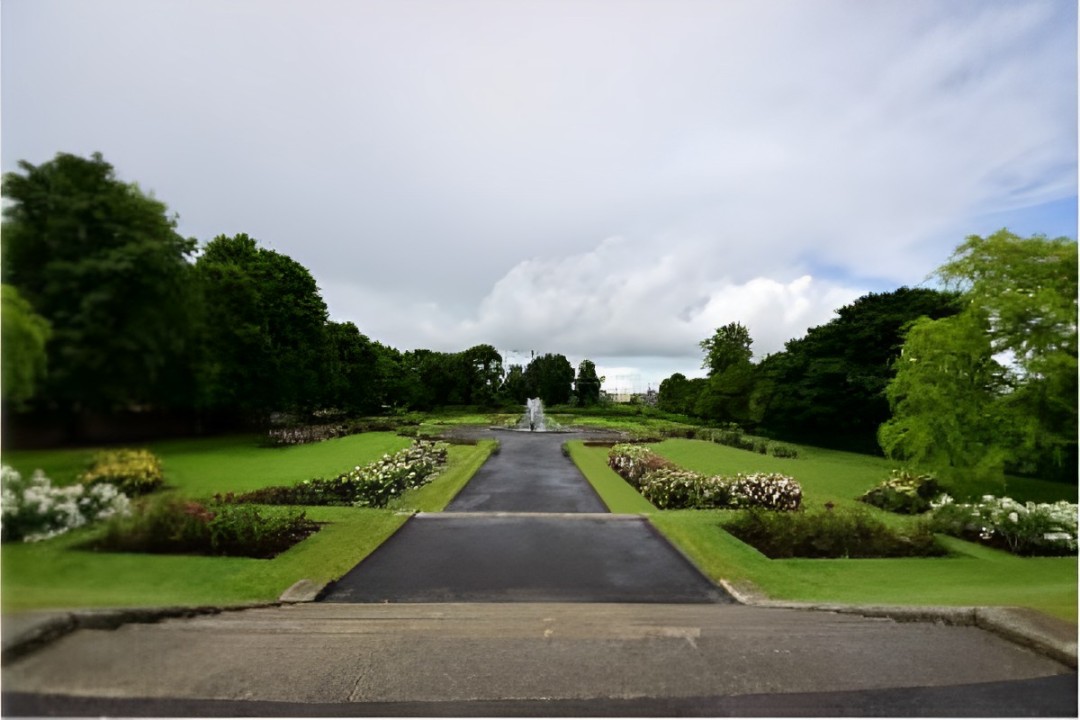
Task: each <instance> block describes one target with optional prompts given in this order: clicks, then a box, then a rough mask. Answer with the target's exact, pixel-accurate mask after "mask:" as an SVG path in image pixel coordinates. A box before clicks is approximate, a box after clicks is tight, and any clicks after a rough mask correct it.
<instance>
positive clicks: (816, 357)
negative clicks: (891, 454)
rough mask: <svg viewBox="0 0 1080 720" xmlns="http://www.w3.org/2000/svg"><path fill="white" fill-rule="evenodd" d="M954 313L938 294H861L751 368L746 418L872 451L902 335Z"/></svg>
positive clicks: (948, 298) (951, 297) (950, 299)
mask: <svg viewBox="0 0 1080 720" xmlns="http://www.w3.org/2000/svg"><path fill="white" fill-rule="evenodd" d="M958 311H959V304H958V302H957V294H956V293H949V292H941V291H939V290H931V289H927V288H916V289H910V288H906V287H902V288H900V289H898V290H895V291H893V292H887V293H870V294H868V295H864V296H863V297H861V298H859V299H858V300H856V301H855V302H853V303H851V304H850V305H846V306H844V307H842V308H840V309H839V310H837V311H836V314H837V317H835V318H834V319H833V320H831V321H829V322H828V323H826V324H824V325H820V326H818V327H815V328H811V329H810V330H809V331H807V333H806V335H805V337H802V338H799V339H795V340H789V341H788V342H787V343H786V344H785V347H784V350H783V352H779V353H773V354H771V355H769V356H768V357H766V358H765V359H764V360H762V361H761V363H759V364H758V366H757V378H756V380H755V386H754V390H753V393H752V395H751V398H750V408H749V411H750V414H751V416H752V418H753V420H754V421H755V422H757V423H759V424H760V426H761V427H763V428H764V429H765V430H766V431H768V432H769V433H771V434H773V435H776V436H780V437H786V438H790V439H793V440H806V441H809V442H812V443H814V444H819V445H826V446H831V447H845V448H852V449H857V450H863V451H871V452H872V451H875V450H876V449H877V439H876V431H877V428H878V427H879V426H880V425H881V424H882V423H883V422H885V421H886V420H888V418H889V416H890V411H889V403H888V400H887V399H886V397H885V387H886V386H887V385H888V383H889V381H890V380H891V379H892V377H893V375H894V374H895V370H894V368H893V363H894V362H895V360H896V358H898V357H899V355H900V348H901V346H902V345H903V342H904V331H905V329H906V328H907V326H908V325H909V324H910V323H911V322H913V321H914V320H916V319H918V318H920V317H923V316H926V317H930V318H932V319H938V318H943V317H948V316H950V315H954V314H956V312H958Z"/></svg>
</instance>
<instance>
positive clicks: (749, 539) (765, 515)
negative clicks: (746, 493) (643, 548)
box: [723, 508, 945, 559]
mask: <svg viewBox="0 0 1080 720" xmlns="http://www.w3.org/2000/svg"><path fill="white" fill-rule="evenodd" d="M723 528H724V529H725V530H726V531H727V532H729V533H731V534H732V535H734V536H735V537H737V538H738V539H739V540H741V541H742V542H744V543H746V544H747V545H752V546H753V547H754V548H756V549H757V550H758V551H760V552H761V553H762V554H764V555H766V556H767V557H769V558H772V559H779V558H892V557H930V556H938V555H944V554H945V550H944V549H943V548H942V547H941V546H940V545H939V544H938V543H937V541H936V540H935V539H934V535H933V532H931V530H930V528H929V527H928V526H927V525H926V523H918V524H917V525H915V526H913V527H912V528H911V529H909V530H906V531H904V530H899V529H894V528H890V527H889V526H888V525H886V524H885V523H883V522H881V521H880V520H878V519H876V518H874V517H872V516H871V515H870V513H869V512H868V511H866V510H862V509H859V508H854V509H826V510H823V511H818V512H793V513H777V512H769V511H767V510H756V509H755V510H750V511H748V512H745V513H742V514H740V515H738V516H737V517H735V518H733V519H732V520H729V521H728V522H726V523H724V525H723Z"/></svg>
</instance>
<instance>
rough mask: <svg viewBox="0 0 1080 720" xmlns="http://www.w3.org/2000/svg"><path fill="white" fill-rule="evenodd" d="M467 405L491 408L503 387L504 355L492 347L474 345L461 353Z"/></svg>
mask: <svg viewBox="0 0 1080 720" xmlns="http://www.w3.org/2000/svg"><path fill="white" fill-rule="evenodd" d="M461 364H462V366H463V372H464V375H465V387H466V388H467V394H466V397H465V404H466V405H482V406H490V405H493V404H494V403H495V400H496V397H497V395H498V393H499V388H500V387H501V386H502V380H503V377H502V355H500V354H499V351H498V350H496V349H495V348H494V347H493V346H491V345H474V346H473V347H471V348H469V349H468V350H466V351H465V352H463V353H461Z"/></svg>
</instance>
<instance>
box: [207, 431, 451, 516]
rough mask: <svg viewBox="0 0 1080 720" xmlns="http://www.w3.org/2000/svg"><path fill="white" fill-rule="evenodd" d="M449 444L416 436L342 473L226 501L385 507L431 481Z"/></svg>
mask: <svg viewBox="0 0 1080 720" xmlns="http://www.w3.org/2000/svg"><path fill="white" fill-rule="evenodd" d="M447 449H448V445H447V444H446V443H444V442H430V441H427V440H416V441H415V442H414V443H413V444H412V446H411V447H408V448H406V449H404V450H401V451H399V452H396V453H394V454H393V455H383V457H382V458H381V459H380V460H376V461H375V462H373V463H370V464H368V465H365V466H363V467H360V466H359V465H358V466H356V467H355V468H354V469H353V470H351V471H349V472H347V473H343V474H341V475H338V476H337V477H336V478H331V479H325V478H313V479H311V480H305V481H303V482H301V483H299V484H297V485H293V486H287V487H286V486H277V487H268V488H262V489H261V490H255V491H253V492H249V493H245V494H243V495H240V496H236V497H233V496H226V497H225V498H223V499H224V500H226V501H232V502H240V503H262V504H267V505H355V506H357V507H385V506H386V504H387V503H388V502H389V501H390V500H391V499H393V498H394V497H398V496H400V495H401V494H402V493H404V492H405V491H406V490H409V489H411V488H417V487H420V486H421V485H425V484H427V483H429V482H431V481H432V480H433V479H434V478H435V476H436V474H437V473H438V471H439V470H441V469H442V467H443V466H444V465H445V464H446V457H447Z"/></svg>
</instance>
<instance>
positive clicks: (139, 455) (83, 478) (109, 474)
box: [79, 450, 165, 497]
mask: <svg viewBox="0 0 1080 720" xmlns="http://www.w3.org/2000/svg"><path fill="white" fill-rule="evenodd" d="M79 482H81V483H82V484H83V485H97V484H99V483H108V484H110V485H115V486H116V487H117V489H119V490H120V492H122V493H124V494H125V495H127V496H128V497H135V496H136V495H145V494H146V493H150V492H154V491H155V490H157V489H159V488H160V487H161V486H162V485H164V484H165V472H164V471H163V470H162V467H161V460H160V459H158V457H157V456H156V455H154V454H153V453H152V452H150V451H149V450H105V451H102V452H99V453H97V454H95V455H94V457H93V459H92V460H91V461H90V465H89V467H88V468H87V470H86V472H84V473H83V474H82V475H80V476H79Z"/></svg>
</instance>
